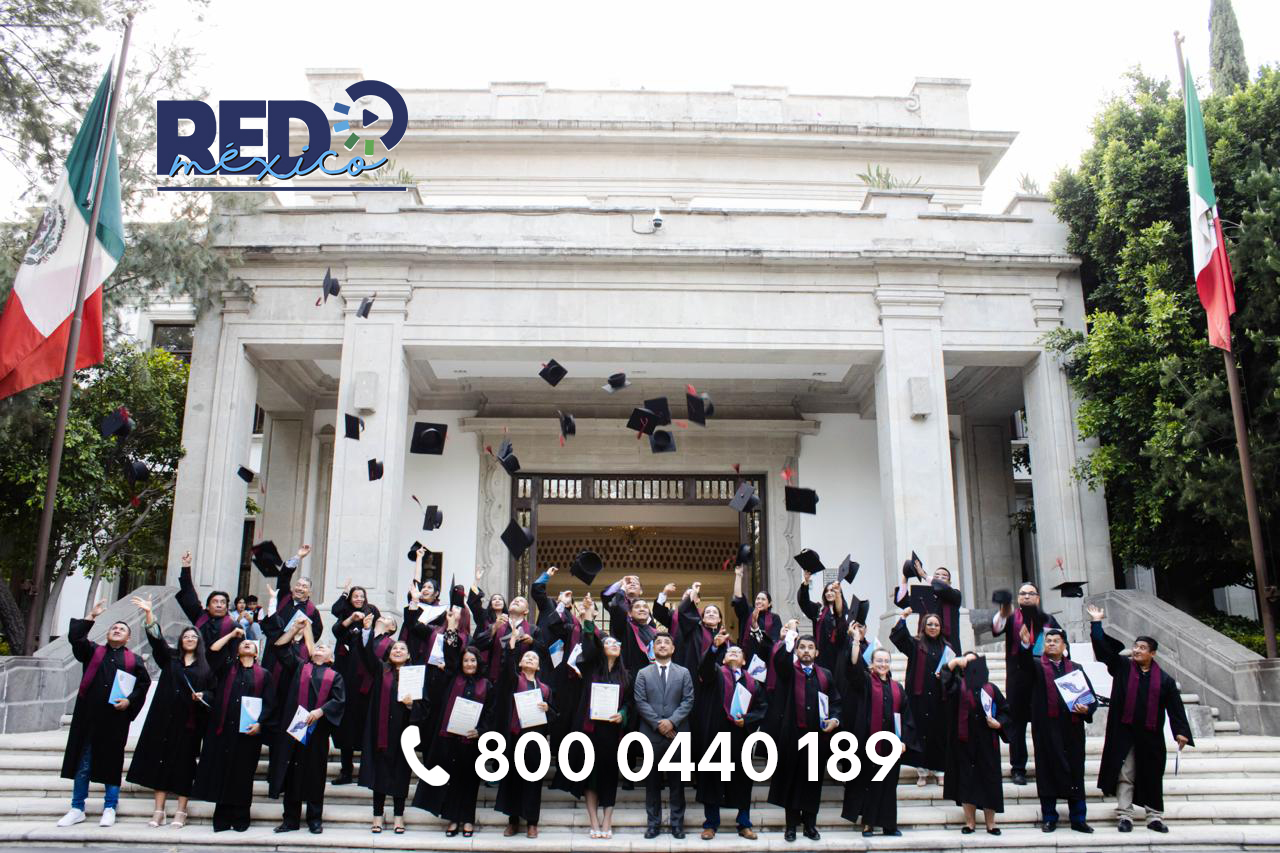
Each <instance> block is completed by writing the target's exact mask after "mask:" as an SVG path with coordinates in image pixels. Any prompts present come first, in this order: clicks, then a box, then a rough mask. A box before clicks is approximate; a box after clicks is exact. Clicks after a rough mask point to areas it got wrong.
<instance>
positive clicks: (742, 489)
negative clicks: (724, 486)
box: [729, 483, 760, 512]
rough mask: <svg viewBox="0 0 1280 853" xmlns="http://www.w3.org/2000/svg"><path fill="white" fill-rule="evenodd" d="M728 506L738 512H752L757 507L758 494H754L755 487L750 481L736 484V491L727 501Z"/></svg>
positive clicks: (758, 504)
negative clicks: (731, 498)
mask: <svg viewBox="0 0 1280 853" xmlns="http://www.w3.org/2000/svg"><path fill="white" fill-rule="evenodd" d="M729 506H731V507H733V508H734V509H736V510H737V511H738V512H752V511H754V510H756V509H757V508H759V506H760V496H759V495H757V494H756V487H755V486H753V485H751V484H750V483H743V484H742V485H740V486H738V491H737V492H736V493H735V494H734V496H733V500H731V501H729Z"/></svg>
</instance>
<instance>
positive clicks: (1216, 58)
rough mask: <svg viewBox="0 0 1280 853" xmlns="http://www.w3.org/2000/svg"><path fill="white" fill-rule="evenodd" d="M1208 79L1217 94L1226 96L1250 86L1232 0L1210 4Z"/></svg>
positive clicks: (1217, 0)
mask: <svg viewBox="0 0 1280 853" xmlns="http://www.w3.org/2000/svg"><path fill="white" fill-rule="evenodd" d="M1209 80H1210V81H1211V82H1212V83H1213V91H1214V94H1217V95H1229V94H1231V93H1232V92H1234V91H1235V90H1236V89H1238V88H1239V87H1241V86H1247V85H1248V84H1249V64H1248V63H1247V62H1245V61H1244V40H1243V39H1241V38H1240V27H1239V25H1238V24H1236V13H1235V10H1234V9H1232V8H1231V0H1213V2H1211V3H1210V4H1209Z"/></svg>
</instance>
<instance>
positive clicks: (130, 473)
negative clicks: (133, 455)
mask: <svg viewBox="0 0 1280 853" xmlns="http://www.w3.org/2000/svg"><path fill="white" fill-rule="evenodd" d="M124 478H125V479H126V480H128V481H129V485H130V486H136V485H138V484H139V483H145V482H146V481H147V480H150V479H151V472H150V471H149V470H147V466H146V464H145V463H143V462H139V461H138V460H137V459H126V460H124Z"/></svg>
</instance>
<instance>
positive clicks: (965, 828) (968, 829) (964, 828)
mask: <svg viewBox="0 0 1280 853" xmlns="http://www.w3.org/2000/svg"><path fill="white" fill-rule="evenodd" d="M960 832H961V833H962V834H964V835H973V827H972V826H962V827H960Z"/></svg>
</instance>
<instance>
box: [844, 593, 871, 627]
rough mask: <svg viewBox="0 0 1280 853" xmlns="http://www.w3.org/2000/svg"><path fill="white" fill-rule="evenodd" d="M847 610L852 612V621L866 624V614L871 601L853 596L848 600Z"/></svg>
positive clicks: (869, 608) (869, 610)
mask: <svg viewBox="0 0 1280 853" xmlns="http://www.w3.org/2000/svg"><path fill="white" fill-rule="evenodd" d="M849 610H850V611H851V612H852V613H853V621H854V622H857V623H858V624H860V625H865V624H867V614H868V613H870V612H871V602H870V601H868V600H866V599H865V598H858V596H856V595H855V596H853V600H852V601H850V602H849Z"/></svg>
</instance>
